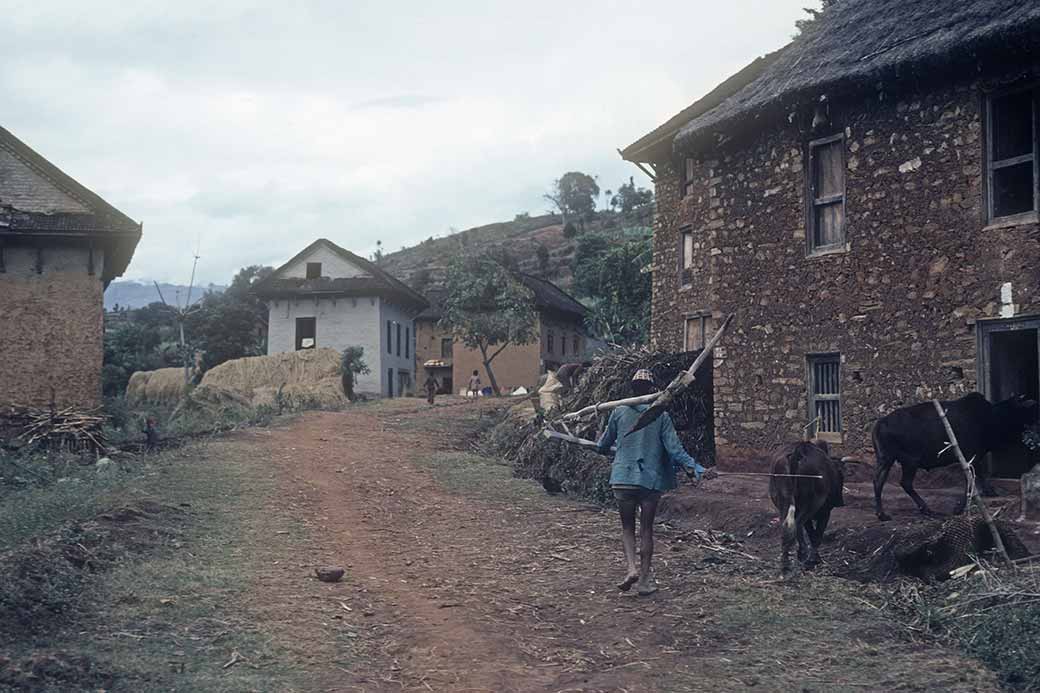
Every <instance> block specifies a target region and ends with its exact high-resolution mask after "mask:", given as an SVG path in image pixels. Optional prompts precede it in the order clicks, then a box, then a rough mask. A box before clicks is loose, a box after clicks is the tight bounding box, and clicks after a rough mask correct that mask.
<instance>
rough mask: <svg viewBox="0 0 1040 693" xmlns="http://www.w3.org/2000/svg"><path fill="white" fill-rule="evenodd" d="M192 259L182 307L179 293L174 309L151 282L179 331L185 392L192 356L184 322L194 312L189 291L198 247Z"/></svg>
mask: <svg viewBox="0 0 1040 693" xmlns="http://www.w3.org/2000/svg"><path fill="white" fill-rule="evenodd" d="M193 257H194V261H193V262H192V265H191V281H190V282H189V283H188V297H187V299H186V300H185V301H184V306H183V307H181V304H180V292H179V291H178V297H177V302H176V303H177V305H176V307H174V306H171V305H170V304H169V303H167V302H166V299H165V298H163V295H162V289H160V288H159V282H155V281H153V282H152V283H153V284H155V290H156V292H158V294H159V300H160V301H162V302H163V305H164V306H166V307H167V308H169V309H170V310H172V311H173V315H174V319H175V320H176V321H177V328H178V330H179V331H180V338H181V359H182V363H183V364H184V389H185V390H187V389H188V385H189V384H190V383H191V371H190V366H191V357H192V354H189V353H188V343H187V341H186V340H185V339H184V322H185V320H187V318H188V316H189V315H191V314H192V313H193V312H194V311H195V309H194V308H193V307H192V305H191V290H192V287H194V285H195V270H196V268H198V266H199V257H200V256H199V249H198V247H196V249H195V255H194V256H193Z"/></svg>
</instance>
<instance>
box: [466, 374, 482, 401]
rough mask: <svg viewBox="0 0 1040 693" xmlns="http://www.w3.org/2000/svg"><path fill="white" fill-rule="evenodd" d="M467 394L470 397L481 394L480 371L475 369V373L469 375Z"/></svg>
mask: <svg viewBox="0 0 1040 693" xmlns="http://www.w3.org/2000/svg"><path fill="white" fill-rule="evenodd" d="M466 394H467V395H469V396H470V397H479V396H480V373H479V372H478V371H473V375H471V376H470V377H469V387H468V388H467V389H466Z"/></svg>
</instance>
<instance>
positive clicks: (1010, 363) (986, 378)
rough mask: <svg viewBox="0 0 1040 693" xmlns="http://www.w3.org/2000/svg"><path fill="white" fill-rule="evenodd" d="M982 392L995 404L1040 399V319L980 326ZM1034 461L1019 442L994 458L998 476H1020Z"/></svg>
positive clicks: (994, 322)
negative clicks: (1018, 398)
mask: <svg viewBox="0 0 1040 693" xmlns="http://www.w3.org/2000/svg"><path fill="white" fill-rule="evenodd" d="M978 329H979V350H980V355H981V359H980V369H979V386H980V387H979V389H980V390H981V391H982V392H983V394H985V395H986V397H987V398H988V399H989V400H990V401H991V402H999V401H1001V400H1005V399H1007V398H1009V397H1012V396H1014V395H1025V396H1026V397H1028V398H1029V399H1032V400H1038V399H1040V316H1032V317H1026V318H1009V319H1005V320H987V321H985V322H980V323H979V328H978ZM1033 463H1034V460H1033V459H1032V457H1031V456H1030V454H1029V452H1028V450H1027V449H1026V447H1025V445H1023V444H1021V443H1019V444H1018V445H1015V446H1012V447H1011V448H1009V449H1007V450H1005V451H1003V452H1000V453H996V454H994V455H993V459H992V465H993V473H994V474H995V475H996V476H998V477H1009V476H1020V475H1021V474H1022V473H1024V472H1026V471H1029V469H1030V468H1031V467H1032V465H1033Z"/></svg>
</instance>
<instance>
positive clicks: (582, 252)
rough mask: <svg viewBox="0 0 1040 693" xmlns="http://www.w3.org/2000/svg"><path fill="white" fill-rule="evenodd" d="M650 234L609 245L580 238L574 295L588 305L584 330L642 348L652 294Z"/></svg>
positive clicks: (595, 238)
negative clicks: (588, 311)
mask: <svg viewBox="0 0 1040 693" xmlns="http://www.w3.org/2000/svg"><path fill="white" fill-rule="evenodd" d="M651 257H652V246H651V240H650V238H649V236H647V237H643V238H638V239H635V240H630V241H625V242H621V243H617V244H610V243H609V242H607V240H606V239H604V238H602V237H600V236H598V235H594V234H585V235H583V236H582V237H581V238H580V239H579V240H578V246H577V248H576V249H575V254H574V265H573V267H574V270H573V271H574V291H575V293H576V294H577V295H578V296H579V297H581V298H584V299H585V300H586V301H587V302H588V303H589V304H591V307H590V315H589V318H588V319H587V322H588V326H589V329H590V330H592V332H594V333H595V334H598V335H600V336H601V337H603V338H604V339H606V340H607V341H609V342H613V343H616V344H625V345H632V344H645V343H646V341H647V337H648V333H649V327H650V299H651V294H652V288H651V275H650V272H649V265H650V261H651Z"/></svg>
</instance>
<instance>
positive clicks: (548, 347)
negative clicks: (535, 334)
mask: <svg viewBox="0 0 1040 693" xmlns="http://www.w3.org/2000/svg"><path fill="white" fill-rule="evenodd" d="M555 342H556V335H555V334H554V333H553V332H552V331H551V330H550V331H549V332H546V333H545V353H547V354H552V353H554V352H553V347H554V346H555Z"/></svg>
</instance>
